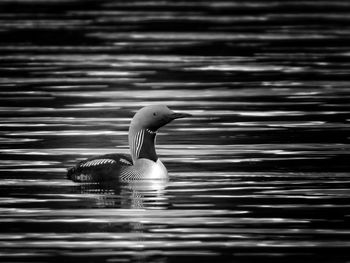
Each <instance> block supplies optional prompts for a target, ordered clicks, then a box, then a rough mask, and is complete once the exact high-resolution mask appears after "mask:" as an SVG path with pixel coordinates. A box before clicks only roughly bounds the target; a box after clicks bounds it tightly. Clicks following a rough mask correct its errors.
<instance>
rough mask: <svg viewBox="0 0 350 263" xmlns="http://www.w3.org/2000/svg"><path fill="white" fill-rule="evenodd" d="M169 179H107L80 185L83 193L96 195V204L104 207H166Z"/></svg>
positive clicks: (167, 204)
mask: <svg viewBox="0 0 350 263" xmlns="http://www.w3.org/2000/svg"><path fill="white" fill-rule="evenodd" d="M167 184H168V180H159V179H154V180H131V181H125V182H123V183H120V182H114V181H107V182H101V183H89V184H81V185H79V191H80V193H83V194H93V195H96V205H97V206H98V207H103V208H111V207H113V208H122V209H166V208H167V207H168V206H169V203H168V200H167V198H166V197H165V195H164V192H165V189H166V186H167Z"/></svg>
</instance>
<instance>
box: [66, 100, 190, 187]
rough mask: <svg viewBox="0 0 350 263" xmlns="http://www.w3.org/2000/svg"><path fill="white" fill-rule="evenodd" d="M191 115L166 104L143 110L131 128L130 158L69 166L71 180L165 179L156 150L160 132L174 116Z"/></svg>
mask: <svg viewBox="0 0 350 263" xmlns="http://www.w3.org/2000/svg"><path fill="white" fill-rule="evenodd" d="M189 116H191V115H190V114H187V113H175V112H173V111H171V110H170V109H169V108H168V107H167V106H163V105H154V106H147V107H144V108H142V109H140V110H139V111H138V112H137V113H136V114H135V116H134V117H133V119H132V121H131V124H130V128H129V136H128V138H129V146H130V152H131V158H130V157H129V156H126V155H121V154H106V155H102V156H96V157H93V158H90V159H87V160H84V161H81V162H79V163H78V164H77V165H76V166H74V167H72V168H70V169H69V170H68V173H67V177H68V179H70V180H73V181H75V182H104V181H111V180H118V181H129V180H143V179H166V178H167V170H166V168H165V166H164V165H163V163H162V162H161V161H160V160H159V158H158V156H157V153H156V150H155V138H156V135H157V131H158V129H159V128H161V127H163V126H164V125H166V124H167V123H169V122H171V121H172V120H174V119H178V118H184V117H189Z"/></svg>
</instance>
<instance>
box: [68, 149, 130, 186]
mask: <svg viewBox="0 0 350 263" xmlns="http://www.w3.org/2000/svg"><path fill="white" fill-rule="evenodd" d="M132 166H133V163H132V160H131V158H130V157H129V156H127V155H124V154H106V155H101V156H96V157H92V158H90V159H87V160H84V161H81V162H79V163H78V164H77V165H75V166H74V167H72V168H70V169H68V172H67V178H68V179H70V180H72V181H74V182H103V181H111V180H119V178H120V174H121V173H122V171H124V170H126V169H127V168H128V167H132Z"/></svg>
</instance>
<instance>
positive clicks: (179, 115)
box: [170, 112, 192, 120]
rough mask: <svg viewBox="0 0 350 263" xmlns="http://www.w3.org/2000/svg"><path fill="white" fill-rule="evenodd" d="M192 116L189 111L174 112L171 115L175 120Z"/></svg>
mask: <svg viewBox="0 0 350 263" xmlns="http://www.w3.org/2000/svg"><path fill="white" fill-rule="evenodd" d="M191 116H192V115H191V114H189V113H182V112H173V113H171V115H170V117H171V119H173V120H175V119H180V118H187V117H191Z"/></svg>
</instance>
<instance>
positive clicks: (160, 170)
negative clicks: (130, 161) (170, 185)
mask: <svg viewBox="0 0 350 263" xmlns="http://www.w3.org/2000/svg"><path fill="white" fill-rule="evenodd" d="M167 178H168V171H167V169H166V168H165V166H164V164H163V163H162V162H161V161H160V160H159V159H158V160H157V161H156V162H154V161H152V160H149V159H144V158H141V159H138V160H136V161H135V163H134V165H132V166H124V167H123V169H121V171H120V180H122V181H127V180H148V179H152V180H153V179H167Z"/></svg>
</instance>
